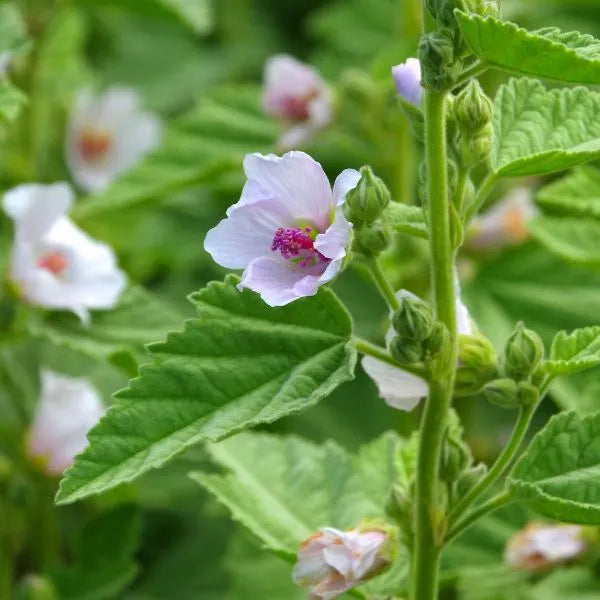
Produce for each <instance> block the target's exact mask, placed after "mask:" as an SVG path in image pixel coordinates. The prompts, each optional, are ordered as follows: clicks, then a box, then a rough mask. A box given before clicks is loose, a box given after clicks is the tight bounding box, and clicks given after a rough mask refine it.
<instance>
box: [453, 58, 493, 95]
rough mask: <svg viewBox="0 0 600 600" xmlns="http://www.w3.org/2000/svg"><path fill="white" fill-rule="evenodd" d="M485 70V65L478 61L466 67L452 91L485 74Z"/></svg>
mask: <svg viewBox="0 0 600 600" xmlns="http://www.w3.org/2000/svg"><path fill="white" fill-rule="evenodd" d="M487 69H488V66H487V64H486V63H484V62H482V61H480V60H478V61H477V62H475V63H473V64H472V65H471V66H470V67H467V68H466V69H465V70H464V71H463V72H462V75H461V76H460V77H459V78H458V79H457V80H456V82H455V83H454V89H456V88H458V87H461V86H462V85H464V84H465V83H468V82H469V81H470V80H471V79H473V77H477V76H478V75H481V74H482V73H485V71H487Z"/></svg>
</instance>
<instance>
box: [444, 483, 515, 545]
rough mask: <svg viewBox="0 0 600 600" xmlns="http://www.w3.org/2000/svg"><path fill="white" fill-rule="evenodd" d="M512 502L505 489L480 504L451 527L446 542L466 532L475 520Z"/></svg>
mask: <svg viewBox="0 0 600 600" xmlns="http://www.w3.org/2000/svg"><path fill="white" fill-rule="evenodd" d="M510 502H512V498H511V497H510V494H509V493H508V492H507V491H506V490H505V491H503V492H500V493H499V494H497V495H496V496H494V497H493V498H490V499H489V500H488V501H487V502H484V503H483V504H482V505H481V506H478V507H477V508H476V509H475V510H473V511H471V512H470V513H469V514H467V516H466V517H463V518H462V519H461V520H460V521H458V523H456V525H455V526H454V527H452V528H451V529H450V531H449V532H448V535H447V536H446V543H449V542H451V541H452V540H453V539H454V538H456V537H458V536H459V535H460V534H461V533H464V532H465V531H466V530H467V529H468V528H469V527H470V526H471V525H473V523H475V521H477V520H478V519H481V517H483V516H485V515H487V514H489V513H491V512H493V511H495V510H498V509H499V508H502V507H503V506H506V505H507V504H509V503H510Z"/></svg>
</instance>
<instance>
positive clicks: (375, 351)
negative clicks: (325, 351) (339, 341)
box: [354, 338, 429, 380]
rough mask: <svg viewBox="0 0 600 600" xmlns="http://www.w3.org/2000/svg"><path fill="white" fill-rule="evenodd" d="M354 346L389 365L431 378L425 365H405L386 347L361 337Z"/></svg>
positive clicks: (355, 341) (355, 340)
mask: <svg viewBox="0 0 600 600" xmlns="http://www.w3.org/2000/svg"><path fill="white" fill-rule="evenodd" d="M354 347H355V348H356V350H358V352H360V353H361V354H366V355H367V356H372V357H373V358H376V359H377V360H380V361H382V362H384V363H387V364H388V365H392V366H393V367H398V369H401V370H402V371H408V372H409V373H412V374H413V375H416V376H417V377H421V378H422V379H425V380H427V379H428V378H429V374H428V373H427V370H426V369H425V367H422V366H419V365H405V364H403V363H401V362H399V361H397V360H396V359H395V358H394V357H393V356H392V355H391V354H390V353H389V352H388V351H387V350H386V349H385V348H382V347H381V346H377V345H376V344H372V343H371V342H368V341H367V340H363V339H361V338H355V339H354Z"/></svg>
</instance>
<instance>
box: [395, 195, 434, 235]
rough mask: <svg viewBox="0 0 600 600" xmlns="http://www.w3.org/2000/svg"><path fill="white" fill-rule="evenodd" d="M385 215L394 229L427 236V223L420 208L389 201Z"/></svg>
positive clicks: (399, 231)
mask: <svg viewBox="0 0 600 600" xmlns="http://www.w3.org/2000/svg"><path fill="white" fill-rule="evenodd" d="M385 216H386V218H387V220H388V223H389V224H390V226H391V227H392V229H393V230H394V231H397V232H398V233H406V234H408V235H414V236H417V237H421V238H427V225H426V224H425V216H424V215H423V209H422V208H420V207H418V206H407V205H406V204H401V203H399V202H391V203H390V204H389V205H388V207H387V208H386V210H385Z"/></svg>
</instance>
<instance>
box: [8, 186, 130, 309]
mask: <svg viewBox="0 0 600 600" xmlns="http://www.w3.org/2000/svg"><path fill="white" fill-rule="evenodd" d="M72 201H73V192H72V190H71V188H70V186H69V185H68V184H66V183H55V184H52V185H42V184H27V185H20V186H18V187H16V188H13V189H12V190H9V191H8V192H6V194H5V195H4V211H5V212H6V214H7V215H8V216H9V217H11V218H12V219H13V220H14V222H15V242H14V246H13V251H12V259H11V277H12V279H13V281H14V282H15V283H16V284H17V286H18V287H19V290H20V292H21V294H22V295H23V297H24V298H25V300H27V301H28V302H30V303H31V304H35V305H39V306H44V307H47V308H58V309H65V310H72V311H73V312H74V313H75V314H77V315H78V316H79V317H80V318H81V320H82V321H87V320H88V319H89V314H88V309H94V308H98V309H102V308H105V309H106V308H112V307H113V306H114V305H115V304H116V303H117V300H118V299H119V296H120V295H121V292H122V291H123V289H124V287H125V283H126V280H125V275H124V274H123V273H122V272H121V271H120V270H119V269H118V268H117V265H116V260H115V255H114V253H113V251H112V249H111V248H110V247H109V246H107V245H106V244H103V243H101V242H97V241H96V240H94V239H92V238H91V237H89V236H88V235H87V234H86V233H84V232H83V231H81V229H79V228H78V227H76V226H75V225H74V224H73V223H72V222H71V221H70V220H69V219H68V218H67V217H66V216H65V215H66V213H67V211H68V210H69V207H70V206H71V203H72Z"/></svg>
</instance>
